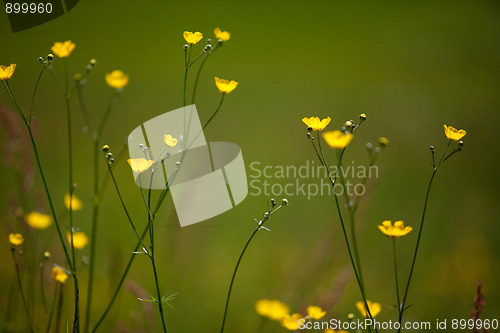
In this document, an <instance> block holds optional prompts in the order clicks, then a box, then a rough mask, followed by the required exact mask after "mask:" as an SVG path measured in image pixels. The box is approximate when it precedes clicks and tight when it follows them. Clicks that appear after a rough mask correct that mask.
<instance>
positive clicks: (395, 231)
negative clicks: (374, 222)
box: [377, 221, 413, 238]
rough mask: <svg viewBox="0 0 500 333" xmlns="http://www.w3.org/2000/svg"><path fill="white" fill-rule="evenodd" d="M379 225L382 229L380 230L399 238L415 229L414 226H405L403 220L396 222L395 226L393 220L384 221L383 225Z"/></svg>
mask: <svg viewBox="0 0 500 333" xmlns="http://www.w3.org/2000/svg"><path fill="white" fill-rule="evenodd" d="M377 227H378V228H379V229H380V231H382V232H383V233H384V234H386V235H387V236H389V237H391V238H392V237H396V238H399V237H401V236H404V235H407V234H409V233H410V231H412V230H413V228H412V227H405V224H404V222H403V221H396V222H394V226H393V225H392V222H391V221H384V222H382V225H379V226H377Z"/></svg>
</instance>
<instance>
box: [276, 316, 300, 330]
mask: <svg viewBox="0 0 500 333" xmlns="http://www.w3.org/2000/svg"><path fill="white" fill-rule="evenodd" d="M301 319H303V320H305V318H304V317H303V316H302V315H301V314H300V313H294V314H292V315H286V316H284V317H283V318H281V320H280V322H281V326H283V327H284V328H286V329H287V330H290V331H296V330H298V329H299V326H300V325H299V320H301Z"/></svg>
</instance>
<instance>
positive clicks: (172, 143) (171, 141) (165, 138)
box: [163, 134, 177, 147]
mask: <svg viewBox="0 0 500 333" xmlns="http://www.w3.org/2000/svg"><path fill="white" fill-rule="evenodd" d="M163 141H165V144H166V145H167V146H169V147H175V145H176V144H177V139H176V138H174V137H172V136H171V135H170V134H169V135H164V136H163Z"/></svg>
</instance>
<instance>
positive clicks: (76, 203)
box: [64, 193, 83, 210]
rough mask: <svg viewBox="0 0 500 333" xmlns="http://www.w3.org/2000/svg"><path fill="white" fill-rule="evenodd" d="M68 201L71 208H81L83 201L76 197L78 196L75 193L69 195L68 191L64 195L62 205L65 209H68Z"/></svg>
mask: <svg viewBox="0 0 500 333" xmlns="http://www.w3.org/2000/svg"><path fill="white" fill-rule="evenodd" d="M70 202H71V209H72V210H82V209H83V202H81V201H80V199H78V197H77V196H76V195H75V194H73V197H71V196H70V195H69V193H68V194H66V195H65V196H64V206H65V207H66V209H67V210H69V204H70Z"/></svg>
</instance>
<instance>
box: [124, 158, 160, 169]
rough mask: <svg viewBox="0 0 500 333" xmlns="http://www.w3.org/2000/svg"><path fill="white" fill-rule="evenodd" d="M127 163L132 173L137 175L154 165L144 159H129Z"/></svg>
mask: <svg viewBox="0 0 500 333" xmlns="http://www.w3.org/2000/svg"><path fill="white" fill-rule="evenodd" d="M127 162H128V164H129V165H130V167H131V168H132V170H133V171H134V172H139V173H141V172H144V171H146V170H148V169H149V168H151V166H152V165H153V164H154V163H155V161H154V160H147V159H145V158H131V159H128V160H127Z"/></svg>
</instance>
